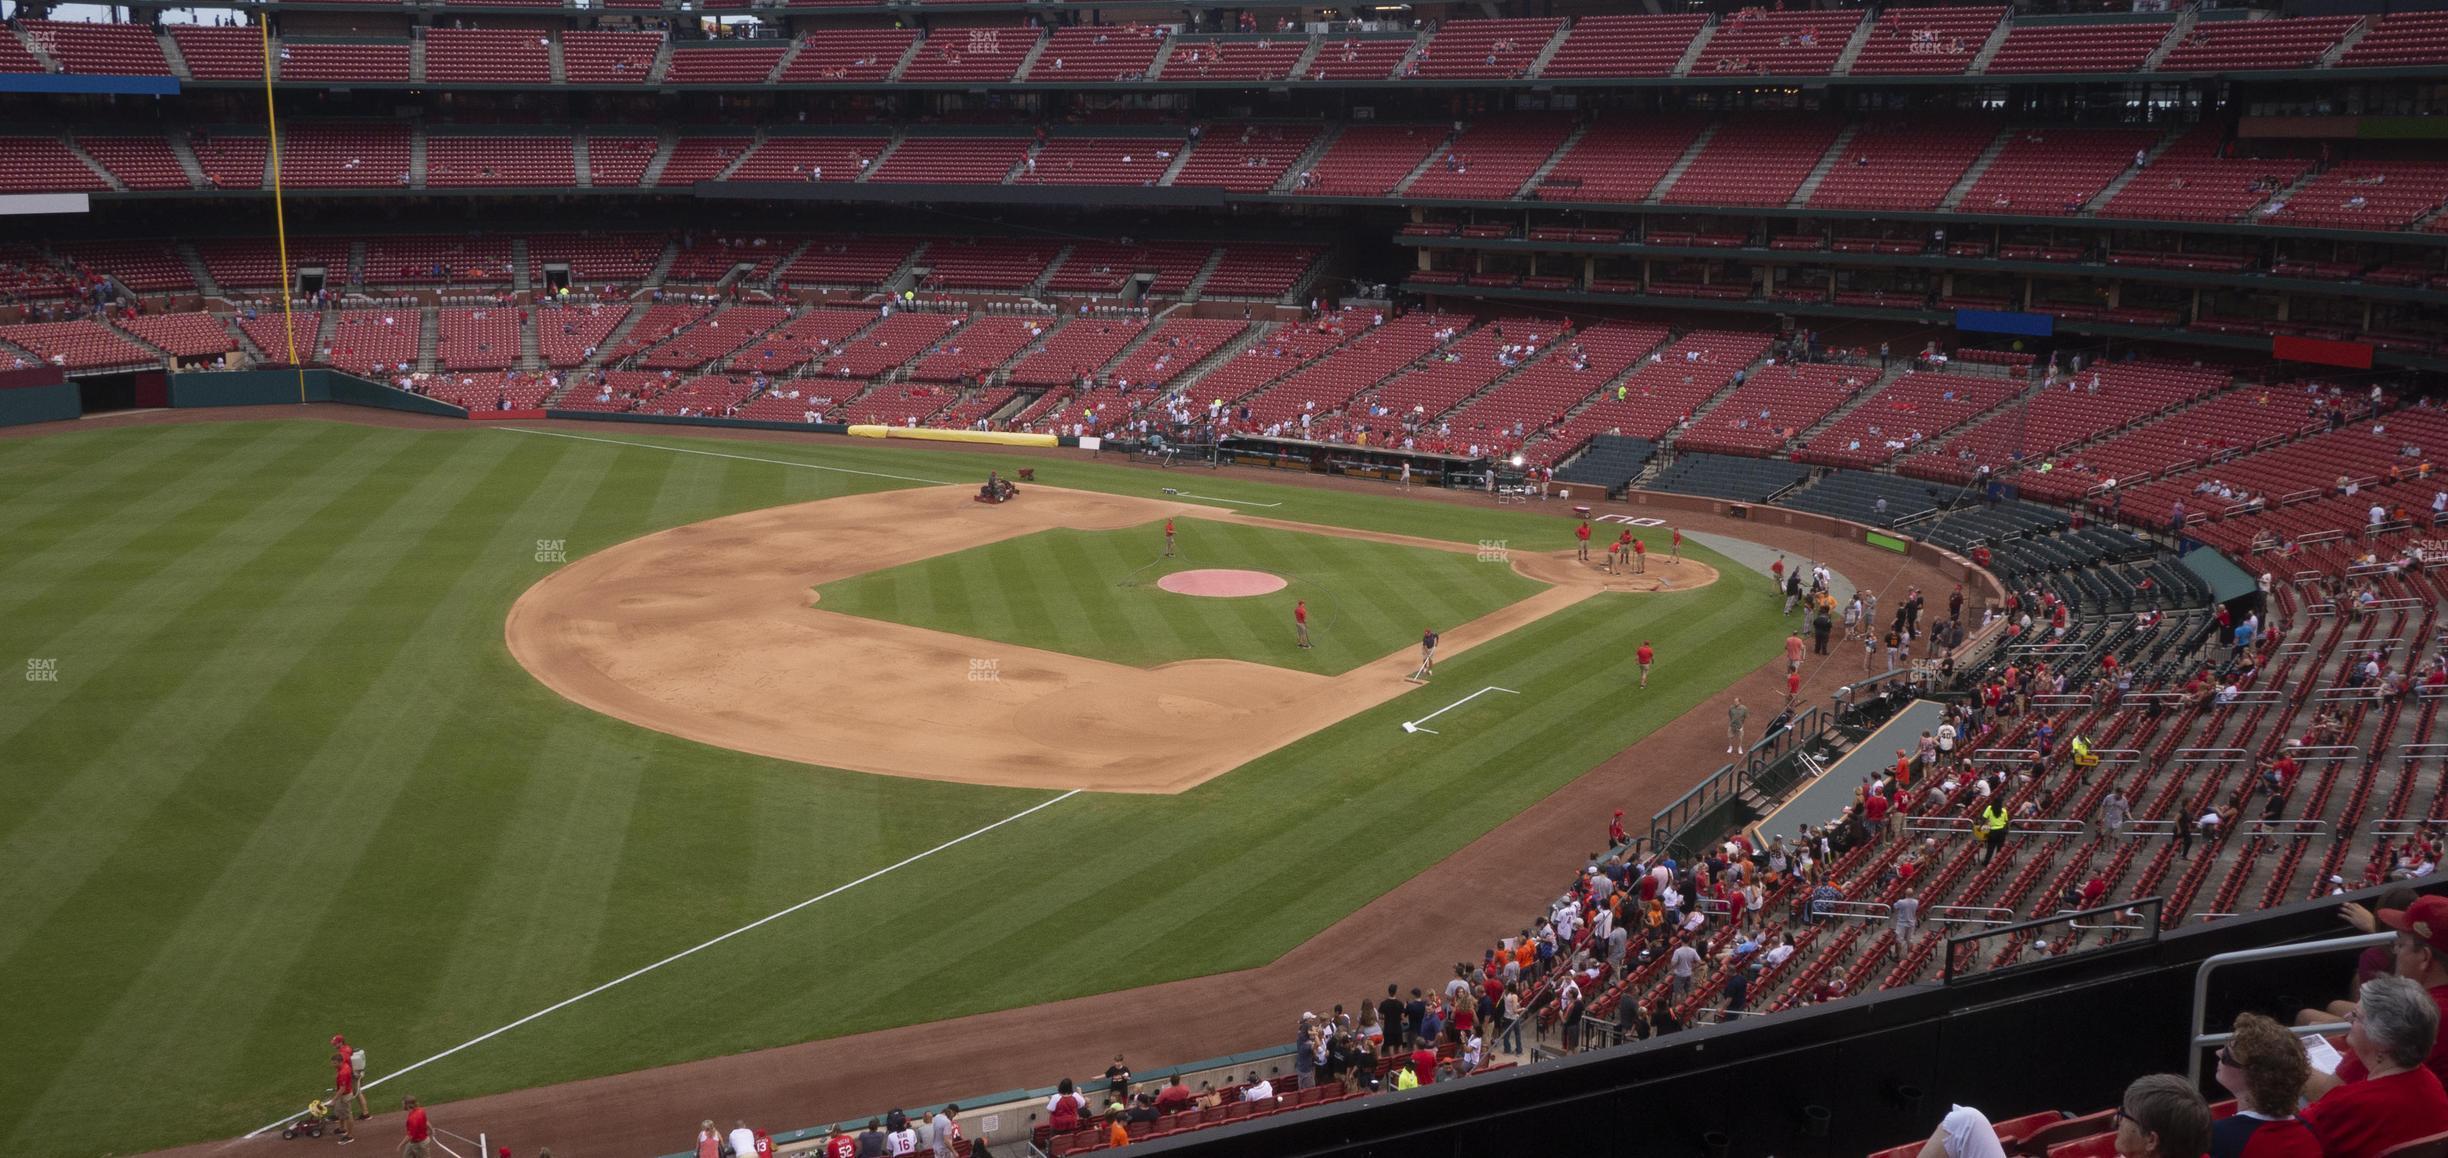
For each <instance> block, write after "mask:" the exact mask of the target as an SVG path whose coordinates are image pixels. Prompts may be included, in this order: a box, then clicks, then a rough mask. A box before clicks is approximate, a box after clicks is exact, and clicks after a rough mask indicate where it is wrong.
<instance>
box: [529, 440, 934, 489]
mask: <svg viewBox="0 0 2448 1158" xmlns="http://www.w3.org/2000/svg"><path fill="white" fill-rule="evenodd" d="M485 429H486V430H506V431H509V432H510V433H512V434H536V435H542V436H543V437H545V438H569V439H575V440H577V441H579V442H600V443H603V444H604V445H606V446H634V447H638V448H640V449H643V450H667V451H670V452H671V453H673V454H702V455H704V456H706V457H707V458H731V459H738V460H739V461H741V462H762V463H768V464H771V465H773V466H796V467H803V468H805V469H808V470H829V471H832V472H833V473H835V474H863V475H866V476H867V477H869V478H888V479H893V480H895V481H898V482H914V483H926V484H928V485H930V486H939V487H948V486H951V485H952V484H951V483H948V482H945V481H943V480H942V479H933V478H914V477H912V476H909V475H905V474H885V473H883V472H881V471H872V470H852V469H850V468H849V467H846V466H820V465H818V464H816V463H812V462H794V461H792V460H790V459H787V458H758V457H757V456H755V455H752V454H725V453H723V452H722V451H719V450H698V449H695V448H693V447H686V446H658V445H656V444H654V443H651V442H631V441H629V440H628V439H625V438H596V437H593V436H591V435H585V434H564V433H562V432H561V431H558V430H530V429H528V428H526V427H524V426H487V427H485Z"/></svg>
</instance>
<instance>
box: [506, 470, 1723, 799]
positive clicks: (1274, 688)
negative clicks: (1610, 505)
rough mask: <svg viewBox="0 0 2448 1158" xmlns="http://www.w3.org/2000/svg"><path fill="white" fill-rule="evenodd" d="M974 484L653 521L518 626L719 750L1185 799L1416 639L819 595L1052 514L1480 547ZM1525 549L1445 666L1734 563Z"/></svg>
mask: <svg viewBox="0 0 2448 1158" xmlns="http://www.w3.org/2000/svg"><path fill="white" fill-rule="evenodd" d="M971 493H972V492H971V490H970V488H967V487H923V488H917V489H910V490H897V491H883V492H877V493H872V494H863V495H853V496H847V497H842V498H833V499H825V500H821V501H818V502H812V503H799V504H794V505H791V506H784V507H773V508H768V509H765V510H759V511H750V512H747V513H744V514H739V515H731V516H727V517H724V518H720V519H713V520H709V521H706V522H702V523H695V524H691V525H689V526H684V527H675V528H673V529H671V530H668V531H661V532H658V533H656V534H652V535H647V536H644V537H642V538H638V539H634V540H631V541H629V542H626V543H622V544H619V545H616V546H613V547H611V548H608V549H606V550H603V551H599V552H596V553H595V554H592V555H589V556H587V557H585V558H582V559H580V560H578V561H576V562H574V563H572V564H570V565H569V566H567V567H563V568H561V569H559V570H557V571H555V572H553V574H552V575H550V576H548V577H547V578H546V579H544V580H543V581H542V582H540V583H538V584H536V585H535V586H534V587H532V588H530V589H529V590H528V591H527V592H526V593H525V594H524V595H522V596H520V598H519V600H518V602H517V603H516V604H515V605H514V606H512V608H511V609H510V615H509V619H508V621H507V624H506V626H505V629H504V634H505V636H506V639H507V642H508V644H509V648H510V652H511V654H512V655H513V656H514V657H516V658H517V659H518V661H519V663H520V664H522V665H524V666H525V667H526V668H527V670H528V671H530V672H532V673H533V674H534V675H535V677H536V678H537V679H538V680H540V681H542V682H543V683H544V684H545V685H546V686H548V687H550V688H552V689H553V690H554V691H556V692H558V693H560V694H561V695H562V696H564V697H566V698H568V699H569V700H571V701H573V702H575V703H578V704H580V705H583V706H585V707H588V708H591V709H593V710H595V711H598V712H602V713H605V714H606V715H610V716H614V717H617V718H619V719H623V720H627V721H629V722H631V723H634V724H638V725H640V726H643V727H647V728H652V729H655V730H657V731H660V732H665V733H668V734H670V735H674V736H680V737H683V738H686V739H690V740H696V741H700V742H702V743H707V744H713V745H717V746H720V747H724V748H730V749H734V750H737V751H742V752H750V753H754V754H757V755H761V756H771V757H776V758H780V759H785V760H795V761H799V762H801V763H807V764H818V765H824V766H827V767H834V768H846V769H851V770H854V771H860V772H870V773H877V774H881V775H889V776H906V777H913V778H918V779H927V780H946V781H954V782H959V783H971V784H992V785H999V786H1003V787H1012V788H1054V789H1087V790H1092V791H1099V792H1149V793H1172V792H1181V791H1184V790H1186V789H1189V788H1192V787H1195V786H1196V785H1198V784H1200V783H1203V782H1205V781H1207V780H1209V779H1211V778H1213V777H1216V776H1220V775H1222V774H1224V773H1226V772H1229V771H1231V770H1233V769H1234V768H1238V767H1240V766H1241V765H1243V764H1246V763H1248V762H1250V761H1251V760H1255V759H1257V758H1258V757H1260V756H1263V755H1265V754H1266V753H1268V752H1271V751H1273V750H1275V749H1277V748H1280V747H1282V746H1284V745H1286V744H1289V743H1292V742H1293V741H1295V740H1298V739H1300V738H1301V737H1303V736H1307V735H1309V734H1311V733H1313V732H1316V731H1318V730H1320V729H1323V728H1326V727H1329V726H1331V725H1333V724H1335V723H1337V722H1340V721H1342V720H1344V719H1346V718H1349V717H1350V716H1353V715H1356V714H1358V713H1360V712H1362V711H1366V710H1368V709H1370V708H1373V707H1376V706H1378V705H1379V704H1383V703H1385V702H1386V701H1388V700H1391V699H1393V698H1394V697H1396V696H1399V695H1401V694H1402V693H1404V692H1406V691H1410V690H1411V689H1412V686H1413V685H1411V684H1408V683H1405V682H1404V681H1403V677H1404V676H1405V675H1408V674H1410V672H1411V671H1412V670H1413V669H1414V668H1415V667H1416V666H1417V658H1418V657H1417V654H1416V652H1415V651H1414V650H1413V649H1411V648H1404V649H1401V650H1399V651H1397V652H1395V653H1393V654H1390V655H1387V656H1384V657H1382V658H1380V659H1377V660H1374V661H1371V662H1369V663H1367V664H1363V665H1361V666H1360V667H1358V668H1355V669H1353V670H1351V671H1349V672H1345V673H1343V674H1341V675H1335V676H1325V675H1317V674H1312V673H1307V672H1300V671H1294V670H1291V669H1288V668H1280V667H1273V666H1270V665H1266V664H1259V663H1249V662H1244V661H1240V660H1229V659H1198V660H1185V661H1182V662H1178V663H1169V664H1163V665H1161V666H1158V667H1154V668H1138V667H1131V666H1127V665H1123V664H1117V663H1111V662H1107V661H1103V660H1098V659H1094V658H1090V657H1086V656H1078V655H1070V654H1065V653H1061V652H1054V651H1046V650H1040V649H1033V648H1024V647H1016V646H1013V645H1010V644H1004V643H996V642H991V641H987V640H981V639H974V638H970V637H968V636H961V635H953V634H948V633H945V632H940V631H931V630H928V629H926V628H921V627H913V626H909V625H906V624H899V623H890V622H886V621H883V620H878V619H869V618H864V617H859V616H851V615H842V614H837V613H833V612H828V611H825V610H824V609H823V608H821V607H819V606H814V605H813V603H812V601H813V600H814V598H815V597H814V595H813V593H812V592H811V588H814V587H816V586H818V585H820V584H824V583H830V582H833V581H836V580H839V579H846V578H849V577H851V576H854V575H860V574H865V573H867V572H871V571H878V570H882V569H885V568H889V567H895V566H899V565H901V564H905V563H910V562H914V561H917V560H921V559H926V558H930V557H933V556H937V555H942V554H946V553H949V552H953V551H958V550H963V549H967V548H973V547H976V546H979V545H981V544H985V543H991V542H997V541H1000V540H1003V539H1009V538H1015V537H1018V536H1022V535H1028V534H1034V533H1036V532H1039V531H1045V530H1051V529H1054V528H1072V529H1077V530H1097V531H1103V530H1119V529H1123V528H1127V527H1134V526H1140V525H1143V524H1146V523H1150V522H1153V521H1155V520H1159V519H1163V518H1166V517H1168V516H1174V517H1178V516H1189V515H1195V516H1197V517H1199V518H1202V519H1210V520H1218V521H1228V522H1239V523H1247V524H1252V525H1257V526H1266V527H1274V528H1279V529H1284V530H1294V531H1304V532H1308V533H1312V534H1320V535H1338V536H1345V537H1350V538H1359V539H1368V540H1374V541H1378V542H1385V543H1396V544H1401V545H1404V546H1410V547H1422V548H1429V549H1434V550H1440V551H1450V552H1457V553H1465V554H1467V553H1470V552H1472V551H1474V550H1475V549H1476V548H1474V547H1473V546H1470V545H1467V544H1457V543H1450V542H1444V541H1440V540H1434V539H1423V538H1414V537H1410V536H1404V535H1393V534H1386V533H1382V532H1371V531H1356V530H1346V529H1342V528H1335V527H1323V526H1312V525H1308V524H1303V523H1292V522H1285V521H1282V520H1276V519H1268V518H1260V517H1253V516H1248V515H1243V514H1240V513H1238V512H1232V511H1223V510H1218V509H1217V508H1214V507H1211V506H1206V505H1201V504H1191V503H1180V502H1169V501H1163V500H1155V499H1138V498H1125V497H1121V496H1116V495H1107V494H1098V493H1093V492H1087V491H1070V490H1062V489H1059V488H1051V487H1036V488H1031V489H1030V490H1029V491H1028V492H1027V493H1026V494H1024V495H1023V496H1021V497H1020V498H1019V499H1018V500H1017V501H1014V502H1010V503H1002V504H985V503H978V502H974V501H972V499H971ZM1511 565H1512V566H1513V568H1514V569H1515V570H1516V571H1518V572H1520V573H1521V574H1523V575H1525V576H1527V577H1529V578H1532V579H1536V580H1538V581H1540V582H1542V583H1546V584H1548V585H1549V586H1548V587H1547V589H1546V590H1544V591H1541V592H1539V593H1538V594H1536V595H1533V596H1531V597H1529V598H1527V599H1523V600H1521V601H1519V602H1516V603H1513V604H1510V605H1508V606H1505V607H1502V608H1499V609H1497V610H1496V611H1493V612H1491V613H1489V614H1487V615H1484V616H1481V617H1480V618H1478V619H1475V620H1473V621H1471V622H1469V623H1465V624H1460V625H1457V626H1454V627H1452V628H1451V629H1450V630H1442V631H1441V632H1440V635H1441V642H1440V643H1439V645H1438V657H1439V658H1440V659H1449V658H1451V657H1453V656H1456V655H1459V654H1462V653H1464V652H1467V651H1469V650H1470V649H1471V648H1473V647H1475V646H1477V645H1479V644H1481V643H1484V642H1487V641H1489V640H1492V639H1495V638H1498V637H1500V636H1502V635H1504V634H1505V633H1507V632H1510V631H1513V630H1515V629H1517V628H1520V627H1522V626H1523V625H1525V624H1529V623H1533V622H1536V621H1537V620H1539V619H1542V618H1544V617H1546V616H1548V615H1552V614H1554V613H1556V612H1558V611H1561V610H1563V609H1564V608H1567V607H1570V606H1572V605H1574V604H1576V603H1579V602H1581V601H1582V600H1584V599H1588V598H1590V597H1592V596H1595V595H1599V594H1602V593H1604V592H1607V591H1610V590H1612V591H1640V592H1659V591H1661V590H1663V591H1670V592H1671V591H1690V590H1697V589H1699V588H1701V587H1705V586H1707V585H1708V584H1710V583H1712V582H1714V581H1715V580H1716V578H1717V575H1716V572H1715V571H1714V570H1712V569H1710V568H1709V567H1708V566H1707V565H1706V564H1703V563H1699V562H1695V561H1685V562H1683V563H1681V564H1679V565H1677V566H1675V567H1673V568H1672V574H1671V576H1669V575H1667V573H1666V572H1667V569H1666V568H1665V567H1663V566H1661V567H1659V568H1654V569H1653V570H1652V573H1651V574H1649V575H1645V576H1644V575H1608V574H1605V573H1602V572H1600V571H1597V570H1595V569H1592V568H1590V567H1587V566H1584V565H1582V564H1580V563H1577V562H1575V561H1574V560H1573V559H1572V557H1571V556H1570V554H1569V553H1566V552H1558V553H1555V554H1552V555H1549V554H1529V553H1517V554H1515V555H1514V556H1513V557H1512V560H1511ZM1665 578H1671V580H1672V582H1673V585H1672V586H1671V587H1662V585H1661V583H1660V580H1661V579H1665ZM1285 646H1286V647H1290V646H1291V626H1290V624H1289V623H1288V622H1287V623H1286V624H1285Z"/></svg>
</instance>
